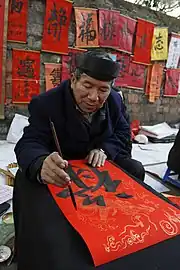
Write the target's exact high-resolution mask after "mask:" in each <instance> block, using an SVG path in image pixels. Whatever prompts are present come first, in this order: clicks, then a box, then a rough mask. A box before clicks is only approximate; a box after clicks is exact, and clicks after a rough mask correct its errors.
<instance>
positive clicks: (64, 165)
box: [50, 152, 68, 169]
mask: <svg viewBox="0 0 180 270" xmlns="http://www.w3.org/2000/svg"><path fill="white" fill-rule="evenodd" d="M50 157H51V159H52V161H53V162H54V163H56V165H57V166H58V167H60V168H61V169H65V168H67V166H68V162H67V160H64V159H63V158H62V157H60V155H59V154H58V153H57V152H54V153H52V154H51V155H50Z"/></svg>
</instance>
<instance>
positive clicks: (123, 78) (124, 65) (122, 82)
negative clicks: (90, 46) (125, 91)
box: [115, 53, 131, 87]
mask: <svg viewBox="0 0 180 270" xmlns="http://www.w3.org/2000/svg"><path fill="white" fill-rule="evenodd" d="M130 61H131V57H130V56H129V55H127V54H123V53H117V62H118V63H119V64H120V72H119V76H118V77H117V79H116V80H115V85H116V86H119V87H127V86H128V84H129V80H128V78H129V77H128V74H129V66H130Z"/></svg>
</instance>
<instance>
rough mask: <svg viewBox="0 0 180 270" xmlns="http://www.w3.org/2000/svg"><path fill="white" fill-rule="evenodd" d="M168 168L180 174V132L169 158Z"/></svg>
mask: <svg viewBox="0 0 180 270" xmlns="http://www.w3.org/2000/svg"><path fill="white" fill-rule="evenodd" d="M167 164H168V167H169V168H170V169H171V170H173V171H174V172H176V173H178V174H180V130H179V132H178V134H177V136H176V140H175V142H174V145H173V147H172V149H171V150H170V152H169V156H168V162H167Z"/></svg>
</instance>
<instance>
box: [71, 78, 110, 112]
mask: <svg viewBox="0 0 180 270" xmlns="http://www.w3.org/2000/svg"><path fill="white" fill-rule="evenodd" d="M110 84H111V82H104V81H99V80H96V79H93V78H92V77H89V76H88V75H86V74H82V75H81V77H80V79H78V80H77V79H76V77H75V76H73V77H72V80H71V88H72V90H73V94H74V97H75V100H76V102H77V105H78V106H79V108H80V109H81V110H82V111H83V112H87V113H91V112H95V111H97V110H98V109H100V108H101V107H102V106H103V104H104V102H105V101H106V99H107V98H108V96H109V94H110V90H111V85H110Z"/></svg>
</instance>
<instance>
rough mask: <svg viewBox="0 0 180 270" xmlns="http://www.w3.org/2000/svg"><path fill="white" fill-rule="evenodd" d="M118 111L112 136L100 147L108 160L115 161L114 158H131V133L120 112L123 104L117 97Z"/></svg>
mask: <svg viewBox="0 0 180 270" xmlns="http://www.w3.org/2000/svg"><path fill="white" fill-rule="evenodd" d="M119 102H120V103H119V105H120V106H119V108H120V109H119V110H118V115H117V121H116V124H115V126H113V135H112V136H111V137H109V138H107V139H106V140H105V141H103V142H102V144H101V147H100V148H102V149H103V150H104V151H105V152H106V154H107V155H108V158H109V159H111V160H115V158H116V156H117V155H118V156H122V158H123V157H131V145H132V142H131V132H130V125H129V123H128V121H127V120H126V118H125V115H124V113H123V111H122V107H121V106H123V103H122V100H121V98H120V97H119Z"/></svg>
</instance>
